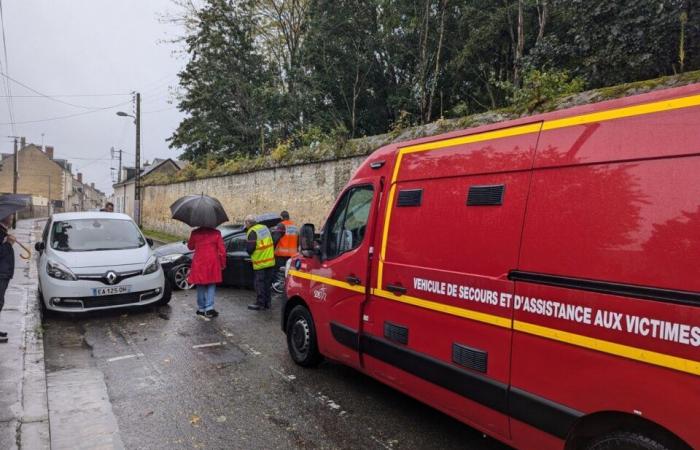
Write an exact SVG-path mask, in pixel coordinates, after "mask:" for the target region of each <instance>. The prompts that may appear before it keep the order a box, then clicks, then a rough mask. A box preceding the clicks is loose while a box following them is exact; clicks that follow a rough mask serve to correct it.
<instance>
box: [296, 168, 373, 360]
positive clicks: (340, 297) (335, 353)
mask: <svg viewBox="0 0 700 450" xmlns="http://www.w3.org/2000/svg"><path fill="white" fill-rule="evenodd" d="M377 183H378V181H376V180H356V182H355V183H354V184H353V185H351V186H350V187H348V188H347V189H346V190H345V191H344V192H343V193H342V194H341V195H340V197H339V200H338V201H337V203H336V205H335V208H334V209H333V211H332V212H331V214H330V216H329V217H328V220H327V221H326V224H325V226H324V228H323V233H322V241H321V253H322V258H320V259H319V258H314V259H313V260H312V261H310V262H309V264H308V266H307V267H308V272H307V273H308V275H306V276H307V278H308V279H309V280H310V296H309V297H310V298H309V299H308V301H309V302H310V305H309V306H310V308H311V313H312V315H313V317H314V321H315V322H316V328H317V330H316V331H317V333H318V343H319V350H320V351H321V353H322V354H324V355H325V356H327V357H329V358H332V359H336V360H338V361H341V362H343V363H345V364H348V365H351V366H354V367H359V366H360V358H359V349H358V345H357V341H356V340H355V341H352V342H349V341H348V339H355V338H356V335H357V330H358V329H359V324H360V318H361V309H362V305H363V303H364V301H365V300H366V295H367V288H368V284H367V283H368V279H367V277H368V271H369V261H370V251H369V249H370V247H371V242H370V241H371V238H370V236H371V235H372V233H371V230H372V226H373V223H374V219H373V217H374V215H375V214H373V211H374V209H375V198H376V197H377V191H378V186H377ZM309 275H310V276H309ZM353 336H354V337H353ZM339 341H340V342H339ZM341 342H342V343H341ZM343 343H344V344H347V345H344V344H343Z"/></svg>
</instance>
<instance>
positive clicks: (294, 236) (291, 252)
mask: <svg viewBox="0 0 700 450" xmlns="http://www.w3.org/2000/svg"><path fill="white" fill-rule="evenodd" d="M280 217H282V222H280V223H278V224H277V230H276V232H277V233H279V234H280V238H279V241H278V242H277V246H276V247H275V258H276V259H277V267H282V266H284V264H285V263H286V262H287V260H288V259H289V258H291V257H292V256H296V255H297V253H299V250H298V245H299V227H298V226H297V225H296V224H295V223H294V222H292V221H291V220H290V219H289V213H288V212H287V211H282V212H281V213H280ZM273 234H274V232H273Z"/></svg>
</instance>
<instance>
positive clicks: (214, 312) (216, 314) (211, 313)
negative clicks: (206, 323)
mask: <svg viewBox="0 0 700 450" xmlns="http://www.w3.org/2000/svg"><path fill="white" fill-rule="evenodd" d="M204 315H205V316H207V317H219V312H218V311H217V310H215V309H210V310H209V311H207V312H206V313H204Z"/></svg>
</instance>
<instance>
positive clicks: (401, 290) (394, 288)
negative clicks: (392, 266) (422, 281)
mask: <svg viewBox="0 0 700 450" xmlns="http://www.w3.org/2000/svg"><path fill="white" fill-rule="evenodd" d="M386 290H387V291H389V292H393V293H394V294H396V295H402V294H405V293H406V292H407V291H408V290H407V289H406V288H405V287H403V286H401V285H398V284H387V285H386Z"/></svg>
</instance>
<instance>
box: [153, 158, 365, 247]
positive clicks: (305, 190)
mask: <svg viewBox="0 0 700 450" xmlns="http://www.w3.org/2000/svg"><path fill="white" fill-rule="evenodd" d="M365 158H366V156H359V157H352V158H345V159H338V160H334V161H324V162H316V163H310V164H300V165H295V166H290V167H279V168H274V169H264V170H260V171H255V172H249V173H242V174H236V175H227V176H221V177H215V178H204V179H199V180H192V181H184V182H180V183H173V184H166V185H155V186H147V187H145V188H143V195H142V198H143V200H142V201H143V213H142V218H141V221H142V225H143V227H144V228H145V229H149V230H156V231H162V232H165V233H170V234H173V235H176V236H183V237H184V236H187V235H188V234H189V232H190V228H189V227H188V226H186V225H185V224H183V223H181V222H177V221H174V220H172V219H171V218H170V205H171V204H172V203H173V202H174V201H175V200H177V199H178V198H180V197H182V196H184V195H190V194H202V193H204V194H206V195H210V196H212V197H216V198H218V199H219V201H221V203H222V204H223V205H224V208H225V209H226V212H227V213H228V216H229V219H231V222H234V223H242V222H243V218H244V217H245V216H246V215H247V214H251V213H252V214H259V213H264V212H277V213H279V212H280V211H282V210H283V209H286V210H287V211H289V213H290V215H291V216H292V219H293V220H295V221H296V222H297V223H300V224H301V223H307V222H308V223H314V224H316V226H317V227H318V226H320V225H322V224H323V222H324V221H325V218H326V214H328V212H329V211H330V208H331V206H332V205H333V203H334V201H335V198H336V197H337V195H338V193H339V192H340V191H341V189H342V188H343V187H344V186H345V184H346V183H347V182H348V180H349V179H350V176H351V175H352V173H353V172H354V171H355V169H356V168H357V167H358V166H359V165H360V164H361V163H362V162H363V161H364V160H365Z"/></svg>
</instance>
